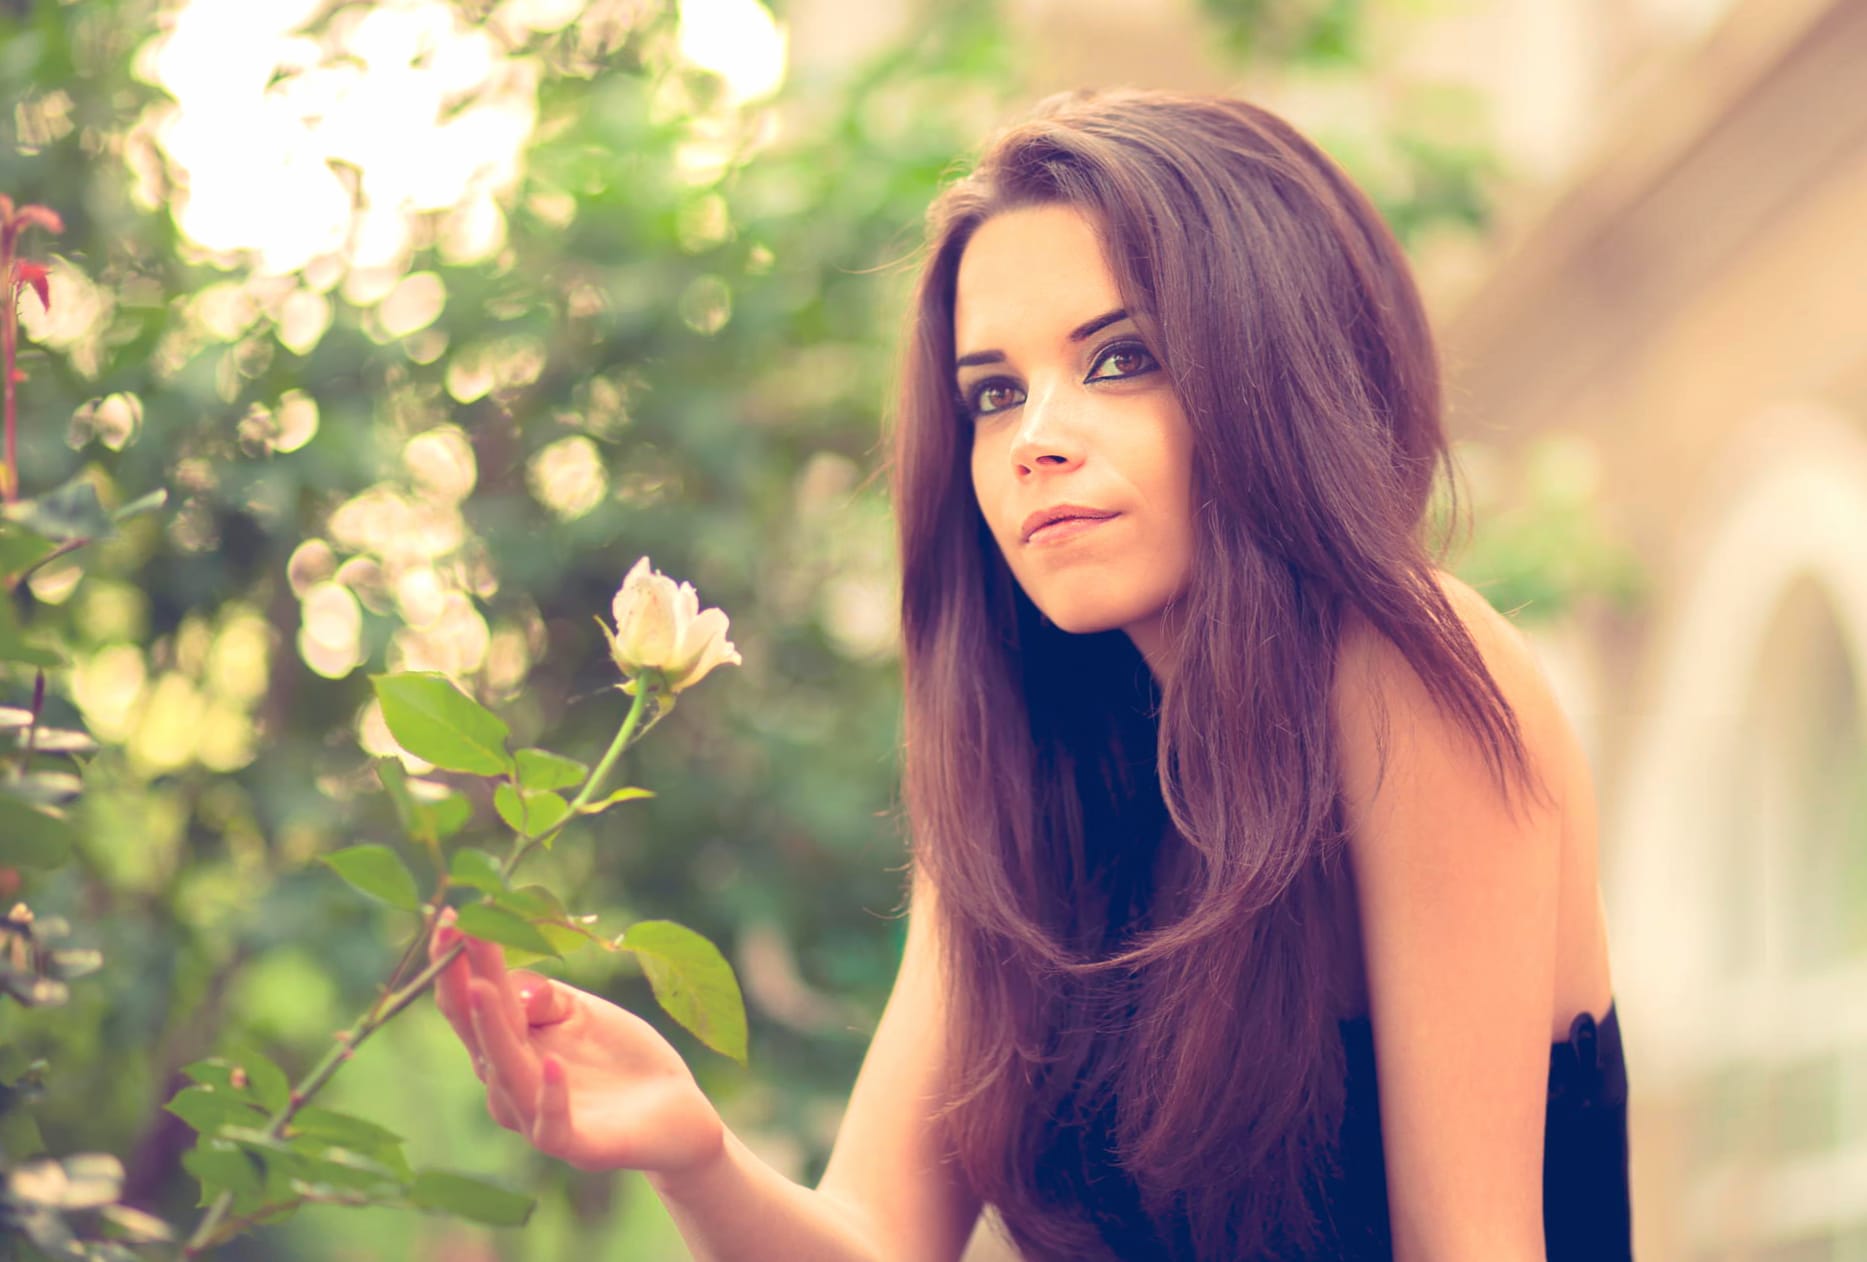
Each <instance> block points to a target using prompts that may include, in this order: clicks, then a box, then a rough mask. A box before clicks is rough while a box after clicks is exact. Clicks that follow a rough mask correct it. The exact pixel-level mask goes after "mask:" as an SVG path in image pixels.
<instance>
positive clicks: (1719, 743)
mask: <svg viewBox="0 0 1867 1262" xmlns="http://www.w3.org/2000/svg"><path fill="white" fill-rule="evenodd" d="M1195 7H1196V6H1195V5H1194V4H1192V3H1191V0H1183V2H1182V3H1179V4H1175V5H1171V6H1170V5H1165V4H1162V5H1145V6H1137V5H1134V4H1131V3H1125V2H1124V3H1118V2H1115V0H1072V2H1071V3H1068V4H1064V3H1057V2H1052V0H1016V2H1015V3H1011V4H1009V5H1008V9H1009V11H1010V12H1011V13H1012V14H1013V15H1014V19H1015V21H1017V22H1018V23H1019V25H1020V28H1021V29H1020V32H1019V34H1020V38H1021V39H1022V41H1023V46H1024V47H1026V48H1028V49H1029V51H1030V65H1032V66H1033V67H1036V68H1037V74H1038V76H1039V79H1040V83H1039V85H1038V86H1039V87H1040V88H1041V89H1043V90H1053V89H1059V88H1064V87H1071V86H1077V85H1080V84H1114V83H1127V84H1134V85H1143V86H1146V85H1159V86H1177V87H1186V88H1194V89H1208V90H1214V89H1216V90H1223V89H1227V88H1230V89H1232V90H1238V91H1242V92H1243V93H1244V94H1246V95H1248V96H1252V97H1254V98H1255V99H1259V100H1263V101H1265V102H1266V103H1267V104H1272V105H1274V106H1278V107H1280V108H1283V109H1284V110H1285V112H1287V113H1289V114H1290V115H1291V117H1292V118H1293V119H1295V121H1297V122H1298V123H1299V124H1304V125H1308V124H1310V123H1311V121H1312V119H1311V117H1310V116H1309V115H1307V114H1306V112H1305V109H1306V105H1308V106H1315V105H1316V104H1317V103H1318V102H1321V103H1322V106H1323V107H1324V108H1336V109H1338V110H1339V108H1340V106H1341V97H1340V96H1339V94H1338V95H1337V96H1336V97H1333V98H1326V99H1325V98H1324V97H1320V96H1318V95H1316V93H1315V90H1314V88H1313V87H1305V86H1304V85H1302V84H1296V83H1278V82H1255V81H1254V82H1252V83H1249V84H1239V83H1238V82H1236V79H1235V76H1232V75H1230V74H1229V73H1228V72H1227V71H1226V70H1225V69H1224V68H1223V66H1222V65H1221V64H1220V63H1219V62H1218V60H1217V59H1216V58H1215V55H1214V52H1213V49H1212V45H1211V41H1210V39H1209V37H1208V36H1207V35H1206V34H1205V33H1204V32H1203V31H1202V30H1201V28H1200V24H1199V19H1198V17H1197V15H1196V13H1195V11H1194V10H1195ZM1398 7H1399V6H1388V8H1389V9H1390V10H1396V11H1397V10H1398ZM1376 8H1377V9H1378V8H1380V6H1376ZM846 9H849V6H846V5H844V4H842V3H840V2H838V0H810V2H809V3H805V2H804V0H793V3H792V4H791V5H790V6H788V13H789V15H790V16H791V19H792V30H793V53H794V57H795V59H796V62H797V64H798V65H799V66H800V67H803V68H805V69H808V67H809V66H810V64H811V63H812V61H813V59H815V60H816V61H817V62H818V63H819V64H822V63H825V62H833V61H836V60H839V59H842V58H845V57H849V56H854V55H856V54H858V53H859V52H860V51H861V50H862V49H863V48H864V47H868V46H872V45H873V43H874V42H876V41H879V40H880V39H883V38H885V37H886V36H887V35H888V34H889V33H890V32H892V31H895V30H898V29H900V26H901V24H902V23H903V22H905V21H906V20H907V18H906V16H905V15H907V14H910V13H912V12H914V11H915V10H914V6H913V5H912V4H911V3H909V2H908V0H900V2H899V3H897V4H895V5H876V6H870V7H867V8H865V9H864V12H865V13H866V14H867V15H868V16H866V17H865V18H864V19H863V21H861V22H843V23H838V22H837V21H835V20H833V19H834V17H835V16H836V15H839V14H841V13H843V12H844V11H845V10H846ZM1432 11H1433V13H1434V14H1436V16H1433V17H1431V18H1430V19H1415V18H1411V17H1405V18H1395V19H1394V25H1393V30H1392V33H1393V35H1394V40H1395V42H1394V44H1393V49H1392V56H1391V57H1389V56H1385V55H1384V56H1383V57H1382V58H1381V61H1382V67H1381V69H1380V71H1379V72H1378V73H1379V74H1381V75H1387V74H1389V73H1412V74H1420V75H1425V76H1429V77H1441V78H1452V79H1457V80H1460V81H1463V82H1465V83H1467V84H1469V85H1471V86H1473V87H1475V88H1477V89H1478V90H1479V92H1480V94H1481V95H1482V97H1483V98H1484V99H1485V100H1486V101H1488V103H1489V110H1490V113H1491V116H1492V121H1493V124H1494V132H1495V136H1496V140H1497V144H1498V147H1499V149H1500V151H1501V153H1502V156H1503V157H1504V159H1505V161H1506V163H1507V165H1508V166H1509V168H1510V170H1511V171H1512V173H1513V187H1512V190H1511V191H1510V192H1509V193H1508V195H1507V196H1506V199H1505V202H1504V207H1503V209H1504V226H1503V228H1502V230H1501V231H1500V232H1499V233H1497V234H1496V236H1495V239H1494V240H1493V241H1492V242H1490V243H1489V244H1487V245H1485V246H1484V247H1483V248H1481V249H1474V248H1472V246H1471V244H1470V243H1469V242H1467V243H1465V244H1464V245H1463V246H1461V247H1459V248H1457V249H1454V250H1452V251H1450V252H1449V253H1448V255H1447V256H1446V258H1445V259H1443V260H1440V259H1436V257H1422V259H1421V262H1422V266H1423V270H1424V272H1425V279H1426V282H1427V287H1428V290H1429V294H1430V295H1431V296H1432V299H1433V302H1434V305H1435V307H1436V308H1437V319H1438V322H1439V326H1440V331H1441V335H1442V341H1443V344H1444V348H1445V352H1446V358H1447V361H1448V365H1449V375H1448V385H1449V391H1450V398H1451V401H1452V422H1453V426H1454V430H1455V432H1456V433H1457V434H1458V435H1460V436H1461V437H1463V438H1466V439H1473V440H1477V441H1479V442H1482V443H1483V444H1485V445H1486V446H1487V447H1489V448H1491V449H1493V450H1495V451H1496V452H1498V453H1500V454H1501V457H1502V463H1503V464H1504V465H1505V466H1509V465H1510V464H1511V463H1512V462H1513V461H1521V460H1522V459H1524V458H1525V457H1526V456H1527V455H1528V453H1529V452H1531V451H1532V450H1533V449H1534V448H1535V446H1536V444H1537V443H1538V442H1539V441H1540V440H1543V439H1545V438H1547V437H1548V436H1550V435H1555V434H1561V435H1564V436H1565V438H1566V441H1567V442H1568V443H1569V444H1570V445H1571V447H1572V449H1575V450H1580V451H1582V452H1583V453H1585V454H1586V456H1587V458H1588V460H1589V461H1590V462H1591V464H1592V466H1593V468H1594V470H1595V476H1596V479H1597V488H1598V505H1597V507H1598V511H1599V513H1600V514H1601V515H1602V517H1603V519H1604V523H1605V525H1606V526H1607V528H1608V529H1609V531H1610V532H1611V533H1612V534H1613V535H1614V536H1615V537H1617V538H1618V539H1620V540H1622V541H1624V542H1625V544H1626V545H1627V546H1628V547H1629V548H1630V549H1631V551H1632V553H1633V555H1634V557H1635V558H1636V560H1637V562H1638V565H1639V568H1640V570H1641V571H1642V573H1643V574H1644V575H1645V579H1646V582H1645V585H1644V594H1643V597H1642V599H1641V601H1640V603H1639V605H1638V608H1637V609H1635V610H1633V611H1626V610H1622V609H1618V608H1615V607H1611V606H1609V605H1607V604H1606V603H1594V602H1590V601H1586V600H1584V601H1582V602H1579V603H1578V604H1577V605H1575V606H1574V607H1573V608H1571V609H1570V610H1568V611H1567V612H1566V613H1565V614H1564V615H1563V617H1561V618H1560V619H1558V620H1556V621H1554V622H1547V623H1544V624H1542V625H1540V626H1538V627H1536V629H1535V631H1534V638H1535V639H1536V641H1537V643H1538V645H1539V647H1540V648H1541V649H1542V651H1543V653H1544V655H1545V660H1546V662H1547V665H1548V668H1549V672H1550V674H1551V677H1552V679H1553V680H1554V681H1555V683H1556V685H1557V687H1558V690H1559V691H1560V692H1561V693H1562V694H1563V697H1564V700H1565V703H1566V705H1567V707H1568V709H1569V710H1570V713H1571V715H1572V717H1573V718H1574V720H1575V721H1576V723H1577V725H1578V727H1579V728H1580V729H1581V731H1582V734H1583V737H1584V740H1585V742H1586V743H1587V745H1588V748H1589V750H1590V753H1591V757H1592V761H1593V764H1594V767H1595V771H1596V777H1597V786H1598V790H1599V795H1600V802H1601V807H1602V865H1603V866H1602V879H1603V886H1604V893H1605V898H1606V902H1607V907H1608V914H1609V919H1610V934H1611V946H1612V952H1613V961H1614V969H1615V986H1616V994H1617V1000H1618V1003H1619V1006H1620V1010H1621V1013H1622V1020H1623V1023H1624V1027H1625V1030H1626V1035H1627V1039H1628V1051H1629V1062H1630V1074H1631V1078H1632V1083H1633V1111H1632V1130H1633V1135H1632V1151H1633V1163H1634V1198H1635V1224H1636V1234H1637V1255H1638V1256H1640V1257H1641V1258H1643V1259H1650V1260H1653V1262H1674V1260H1683V1262H1727V1260H1728V1262H1737V1260H1739V1259H1742V1260H1744V1262H1816V1260H1818V1259H1819V1260H1821V1262H1867V685H1864V684H1863V678H1867V75H1864V74H1863V67H1867V0H1468V2H1467V3H1463V4H1459V3H1448V4H1446V5H1443V6H1437V7H1435V8H1434V9H1433V10H1432ZM889 15H892V16H889ZM1403 28H1404V30H1403ZM1403 36H1404V38H1403ZM1366 77H1367V78H1368V79H1369V80H1373V79H1374V75H1373V74H1370V75H1369V76H1366ZM1379 89H1380V84H1379V83H1378V82H1367V83H1363V84H1361V85H1360V90H1362V91H1363V92H1364V94H1365V95H1364V99H1365V100H1366V101H1368V102H1370V104H1368V105H1366V106H1364V107H1363V108H1364V112H1367V111H1369V110H1372V109H1374V108H1376V106H1375V105H1373V104H1372V102H1374V101H1375V100H1376V99H1377V98H1376V96H1375V95H1372V94H1374V93H1378V91H1379ZM1305 93H1309V95H1308V96H1305ZM1331 101H1333V105H1331V104H1330V102H1331ZM1351 107H1352V98H1351ZM1336 121H1339V119H1338V120H1336ZM1441 263H1443V264H1444V266H1441V265H1440V264H1441ZM1479 529H1480V530H1482V529H1483V523H1482V522H1480V523H1479ZM988 1254H989V1250H987V1249H985V1248H983V1247H980V1248H976V1249H975V1253H974V1255H971V1256H974V1257H977V1258H984V1257H986V1256H988ZM990 1256H994V1257H996V1256H997V1255H996V1254H990Z"/></svg>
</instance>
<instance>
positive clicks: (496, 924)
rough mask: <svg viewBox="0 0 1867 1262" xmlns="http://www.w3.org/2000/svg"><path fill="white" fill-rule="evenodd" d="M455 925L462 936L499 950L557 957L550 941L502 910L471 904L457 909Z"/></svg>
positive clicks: (525, 922)
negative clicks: (507, 948)
mask: <svg viewBox="0 0 1867 1262" xmlns="http://www.w3.org/2000/svg"><path fill="white" fill-rule="evenodd" d="M455 924H456V927H457V928H459V930H460V931H461V932H462V933H465V934H470V935H472V936H473V937H476V938H484V939H486V940H487V941H488V942H497V943H499V944H500V945H501V946H509V947H517V948H518V949H519V950H521V951H532V952H535V953H537V954H538V955H556V954H557V949H556V948H555V947H553V946H552V945H551V940H550V939H549V938H547V937H545V936H544V935H543V934H542V933H539V932H538V928H537V926H536V925H534V924H532V923H531V921H529V920H526V919H524V918H523V917H521V916H517V915H514V914H513V913H512V912H509V911H507V910H506V909H505V908H503V907H493V906H489V905H488V904H486V903H471V904H469V905H467V906H465V907H462V908H461V909H460V918H459V920H457V921H456V922H455Z"/></svg>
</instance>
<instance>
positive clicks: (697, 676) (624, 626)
mask: <svg viewBox="0 0 1867 1262" xmlns="http://www.w3.org/2000/svg"><path fill="white" fill-rule="evenodd" d="M610 612H611V614H612V615H613V616H614V617H615V619H616V629H615V630H614V631H611V630H610V629H609V628H608V627H604V628H603V634H604V635H605V636H606V637H607V638H608V640H609V654H610V656H611V657H613V658H614V659H615V660H616V668H617V669H618V670H620V671H621V672H622V673H623V674H624V675H626V676H628V677H629V678H630V679H634V678H635V677H636V676H637V675H640V674H642V673H643V672H644V671H655V672H658V673H659V674H660V675H661V677H662V678H663V679H664V680H666V681H667V687H668V691H669V692H679V691H681V690H682V689H683V688H690V687H692V686H693V685H695V684H697V683H699V682H700V681H701V680H702V679H704V678H705V677H706V676H707V673H708V672H709V671H711V670H712V669H713V668H714V667H715V666H721V665H726V664H731V665H734V666H737V665H739V664H740V659H739V653H738V651H737V650H736V649H734V648H733V645H732V641H731V640H728V639H727V638H726V632H727V629H728V623H727V619H726V615H725V614H724V613H722V612H721V611H720V610H718V609H708V610H705V611H704V612H703V611H702V610H701V608H700V597H699V595H698V594H697V593H696V592H695V591H694V588H693V584H691V583H680V584H678V585H677V584H676V583H675V581H674V580H673V579H671V578H669V577H668V576H667V575H665V574H661V573H658V572H657V571H655V570H654V569H653V568H651V567H650V565H649V563H648V558H647V557H643V558H642V559H641V560H639V561H637V562H636V563H635V566H634V568H632V569H631V570H630V571H629V574H628V577H626V578H624V579H623V580H622V588H621V590H619V591H618V592H617V593H616V599H615V602H614V603H613V604H612V605H611V606H610ZM598 625H601V619H598Z"/></svg>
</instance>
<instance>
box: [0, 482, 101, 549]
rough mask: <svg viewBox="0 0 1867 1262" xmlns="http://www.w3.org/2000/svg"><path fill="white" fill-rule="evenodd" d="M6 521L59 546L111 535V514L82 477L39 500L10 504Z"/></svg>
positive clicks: (92, 485)
mask: <svg viewBox="0 0 1867 1262" xmlns="http://www.w3.org/2000/svg"><path fill="white" fill-rule="evenodd" d="M6 517H7V520H8V521H16V522H19V523H20V524H21V525H23V526H25V527H26V528H27V529H28V530H31V531H33V532H34V533H36V534H40V535H44V536H45V537H46V538H48V539H56V540H57V541H59V542H60V543H66V542H69V541H71V540H73V539H100V538H102V537H104V536H105V535H108V534H109V533H110V532H111V526H110V514H109V513H107V512H105V511H104V505H103V501H101V500H99V499H98V498H97V487H96V485H95V484H93V483H92V481H91V480H90V479H89V478H87V477H83V476H82V475H81V476H79V477H76V478H73V479H72V480H71V481H69V482H67V483H65V485H63V486H61V487H59V488H58V489H57V490H55V491H48V492H46V493H45V494H44V495H41V496H39V497H38V498H37V499H30V500H20V501H19V502H18V503H16V504H8V505H7V506H6Z"/></svg>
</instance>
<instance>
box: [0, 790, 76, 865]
mask: <svg viewBox="0 0 1867 1262" xmlns="http://www.w3.org/2000/svg"><path fill="white" fill-rule="evenodd" d="M77 838H78V834H77V830H76V829H74V828H73V827H72V826H71V824H70V823H69V822H68V821H66V820H65V819H64V818H62V817H61V816H59V815H56V814H53V813H52V812H51V811H48V810H43V809H41V808H40V807H37V806H34V805H32V804H31V803H29V802H24V801H22V800H20V799H19V798H17V797H14V796H13V795H12V794H10V793H7V792H5V791H0V868H37V869H45V868H55V867H57V866H58V865H59V864H61V863H63V862H65V860H66V859H68V858H70V857H71V847H72V845H73V843H74V842H76V841H77Z"/></svg>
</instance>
